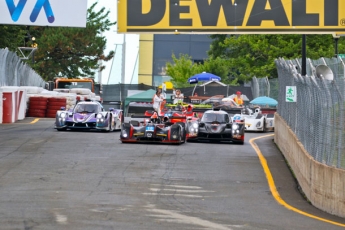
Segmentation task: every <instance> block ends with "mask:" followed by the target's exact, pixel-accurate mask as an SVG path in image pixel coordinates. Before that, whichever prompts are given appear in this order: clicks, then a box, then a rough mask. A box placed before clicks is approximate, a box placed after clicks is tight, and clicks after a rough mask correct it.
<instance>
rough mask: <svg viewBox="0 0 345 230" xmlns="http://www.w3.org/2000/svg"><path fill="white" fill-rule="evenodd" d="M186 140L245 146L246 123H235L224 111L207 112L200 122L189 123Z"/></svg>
mask: <svg viewBox="0 0 345 230" xmlns="http://www.w3.org/2000/svg"><path fill="white" fill-rule="evenodd" d="M186 140H187V141H188V142H191V141H210V142H224V141H225V142H230V143H235V144H244V122H243V121H236V122H233V121H232V120H231V117H230V116H229V114H228V113H227V112H225V111H222V110H217V109H213V110H207V111H205V112H204V114H203V116H202V118H201V120H200V121H189V122H187V136H186Z"/></svg>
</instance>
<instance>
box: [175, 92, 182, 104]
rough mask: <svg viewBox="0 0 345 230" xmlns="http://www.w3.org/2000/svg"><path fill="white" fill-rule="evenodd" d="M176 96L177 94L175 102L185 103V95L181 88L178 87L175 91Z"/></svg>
mask: <svg viewBox="0 0 345 230" xmlns="http://www.w3.org/2000/svg"><path fill="white" fill-rule="evenodd" d="M174 96H175V99H174V104H178V103H183V99H184V96H183V94H182V93H181V90H179V89H177V90H176V91H175V95H174Z"/></svg>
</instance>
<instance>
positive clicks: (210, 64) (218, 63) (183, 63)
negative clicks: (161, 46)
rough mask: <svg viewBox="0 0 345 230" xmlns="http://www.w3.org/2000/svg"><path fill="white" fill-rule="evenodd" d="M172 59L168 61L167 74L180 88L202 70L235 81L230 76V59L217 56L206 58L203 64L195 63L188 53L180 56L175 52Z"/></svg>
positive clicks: (224, 80) (230, 82)
mask: <svg viewBox="0 0 345 230" xmlns="http://www.w3.org/2000/svg"><path fill="white" fill-rule="evenodd" d="M172 59H173V62H172V63H171V62H168V63H167V74H168V75H169V76H170V77H171V81H172V83H173V84H174V85H175V86H176V87H178V88H179V87H186V86H188V85H189V83H188V78H190V77H191V76H193V75H195V74H198V73H202V72H208V73H213V74H215V75H217V76H219V77H221V78H222V81H223V82H225V83H229V84H233V83H234V82H232V81H231V79H230V78H229V69H228V67H227V66H228V64H227V63H228V61H227V60H225V59H221V58H218V57H217V58H214V59H209V60H204V63H203V64H198V63H193V61H192V57H190V56H189V55H188V54H180V55H179V58H177V57H176V56H175V54H173V55H172Z"/></svg>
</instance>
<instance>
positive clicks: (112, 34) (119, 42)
mask: <svg viewBox="0 0 345 230" xmlns="http://www.w3.org/2000/svg"><path fill="white" fill-rule="evenodd" d="M95 2H98V4H97V6H96V10H97V9H101V8H102V7H104V8H105V9H107V10H109V12H110V14H109V20H110V21H117V1H116V0H115V1H112V0H88V7H90V6H91V5H92V4H93V3H95ZM104 36H105V37H106V38H107V46H106V49H105V51H104V53H105V54H107V53H109V52H110V51H111V50H116V53H115V57H114V58H113V59H112V60H110V61H108V62H105V63H103V64H104V65H105V66H106V68H105V70H103V71H102V75H101V77H100V79H101V81H102V84H118V83H119V82H120V83H126V84H129V83H133V84H137V83H138V68H136V64H137V65H138V62H136V60H137V56H138V52H139V35H136V34H126V35H124V34H118V33H117V25H115V26H113V27H111V28H110V30H109V31H107V32H106V33H104ZM124 38H125V39H124ZM124 40H125V41H126V46H125V51H126V52H125V55H124V57H125V58H123V54H122V50H123V43H124ZM122 64H124V65H125V68H124V70H125V71H124V81H122V79H121V76H122ZM95 77H96V81H98V76H97V75H96V76H95Z"/></svg>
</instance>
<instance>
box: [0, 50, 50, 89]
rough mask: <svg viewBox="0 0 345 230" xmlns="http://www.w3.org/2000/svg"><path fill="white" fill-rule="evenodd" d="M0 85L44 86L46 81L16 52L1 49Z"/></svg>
mask: <svg viewBox="0 0 345 230" xmlns="http://www.w3.org/2000/svg"><path fill="white" fill-rule="evenodd" d="M0 86H38V87H44V86H45V81H44V80H43V79H42V77H41V76H40V75H38V74H37V73H36V72H35V71H34V70H33V69H32V68H31V67H30V66H28V65H27V64H25V63H24V62H23V61H22V60H21V59H20V57H18V55H17V54H16V53H14V52H12V51H9V50H8V49H0Z"/></svg>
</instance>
